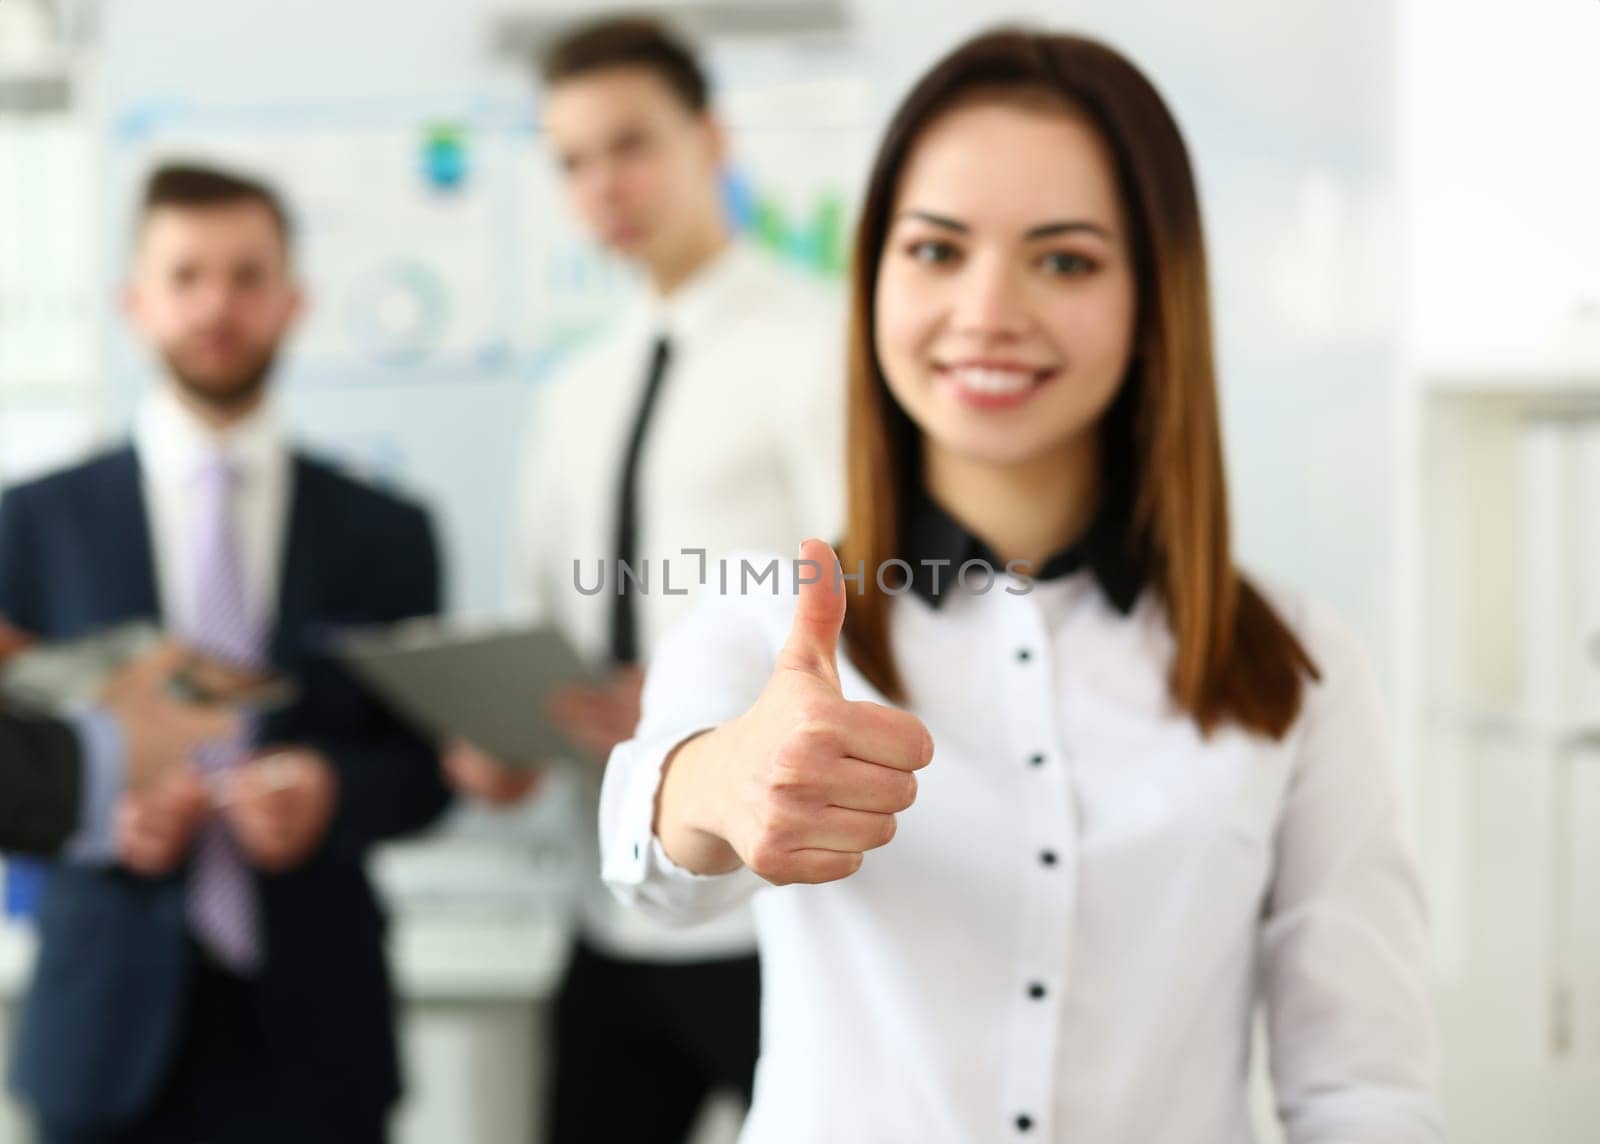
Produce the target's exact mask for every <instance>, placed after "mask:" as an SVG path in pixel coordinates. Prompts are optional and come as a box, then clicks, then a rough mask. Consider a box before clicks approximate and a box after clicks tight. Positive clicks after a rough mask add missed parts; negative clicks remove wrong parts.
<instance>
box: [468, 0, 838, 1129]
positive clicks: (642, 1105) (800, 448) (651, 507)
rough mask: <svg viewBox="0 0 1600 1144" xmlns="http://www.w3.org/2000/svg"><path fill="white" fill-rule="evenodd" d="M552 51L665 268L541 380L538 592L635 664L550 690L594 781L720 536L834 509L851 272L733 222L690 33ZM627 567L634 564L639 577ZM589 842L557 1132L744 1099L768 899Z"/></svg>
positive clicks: (641, 262)
mask: <svg viewBox="0 0 1600 1144" xmlns="http://www.w3.org/2000/svg"><path fill="white" fill-rule="evenodd" d="M543 72H544V81H545V84H546V88H547V103H546V115H545V122H546V127H547V130H548V133H549V136H550V139H551V142H552V146H553V147H554V149H555V152H556V155H557V157H558V160H559V162H560V164H561V167H562V170H563V173H564V177H565V180H566V184H567V188H568V191H569V193H570V196H571V201H572V202H573V204H574V206H575V208H576V210H577V213H578V214H579V216H580V217H581V218H582V220H583V221H584V223H585V225H586V226H587V227H588V228H589V229H590V230H591V231H592V232H593V234H594V235H595V237H596V238H597V239H598V240H599V241H600V242H602V243H603V244H604V245H606V246H607V247H608V248H610V249H611V250H612V251H614V252H616V253H618V254H620V255H622V256H623V257H624V258H626V259H627V260H629V261H630V262H632V263H633V264H635V265H636V266H637V267H638V268H639V269H640V270H641V271H642V272H643V275H644V277H645V279H646V280H647V284H648V288H647V290H646V291H644V293H643V296H642V297H641V298H640V299H639V300H638V302H637V304H635V305H634V306H632V307H631V309H630V310H629V312H627V313H626V314H624V315H621V316H620V317H619V320H618V321H617V322H616V323H615V324H614V326H613V327H612V328H611V329H610V330H609V331H608V332H607V334H606V335H605V336H604V337H602V338H601V339H600V340H599V342H598V343H597V344H595V345H593V346H592V347H590V348H587V349H586V350H584V351H582V352H580V353H579V354H578V356H577V357H576V358H575V359H574V360H573V361H572V362H571V363H570V364H569V365H568V366H567V367H566V368H565V369H564V370H563V371H562V372H561V374H560V376H559V377H557V378H556V379H555V380H554V381H552V382H550V383H549V384H547V385H544V386H542V387H541V389H540V391H539V393H538V394H537V396H536V399H535V408H534V410H533V420H532V427H531V432H530V436H529V441H528V446H527V449H526V453H525V457H524V464H525V470H524V474H525V475H524V487H523V490H522V497H521V506H520V509H519V517H518V520H517V524H516V531H517V535H518V551H519V558H518V564H519V568H518V585H517V592H518V595H519V596H521V597H522V599H523V601H524V602H525V603H526V604H527V605H528V608H529V610H530V611H532V612H534V613H536V614H539V615H542V616H543V617H545V618H547V619H550V620H552V621H553V622H555V623H557V624H559V625H560V626H561V627H562V628H563V629H564V630H565V631H566V632H567V634H568V635H569V636H570V638H571V639H572V640H573V642H574V643H575V644H576V645H577V646H578V647H579V648H580V649H581V650H582V651H584V652H585V653H587V654H588V655H589V656H591V657H592V658H594V659H595V660H597V661H600V662H610V663H612V664H614V665H616V672H615V675H614V677H613V679H612V681H611V682H610V684H609V685H607V686H604V687H598V688H574V689H570V690H569V691H568V692H567V693H566V694H565V695H564V697H563V698H562V699H561V700H559V701H558V702H557V703H556V704H555V706H554V710H553V715H554V716H555V717H556V718H557V719H558V720H559V721H560V722H561V723H562V725H563V726H564V727H565V729H566V730H567V732H568V734H569V736H570V737H571V738H572V739H573V741H574V742H575V743H577V744H579V745H580V746H582V747H583V748H584V750H585V753H587V754H589V755H590V756H592V759H593V760H594V767H593V772H592V774H591V775H590V776H589V777H590V779H591V782H590V783H589V784H588V785H589V787H590V788H592V789H591V790H589V791H588V792H587V793H588V794H589V795H590V796H592V797H596V798H597V797H598V786H599V780H600V777H601V768H602V767H603V765H604V763H603V760H604V759H605V758H606V757H607V756H608V755H609V754H610V751H611V748H612V747H613V746H614V745H615V744H616V743H618V742H620V741H622V740H624V739H626V738H628V737H629V736H630V735H631V734H632V732H633V728H634V725H635V723H636V722H637V720H638V715H639V681H640V672H639V670H638V667H637V665H638V664H639V663H641V662H644V661H646V660H647V659H648V657H649V654H650V651H651V649H652V648H653V647H654V646H655V644H656V642H657V641H658V640H659V639H660V637H661V636H662V634H663V633H664V632H665V630H666V629H667V628H668V627H669V626H670V625H671V624H672V623H673V622H674V621H675V620H677V619H678V618H679V617H680V616H682V615H683V614H684V613H685V612H686V611H687V610H688V608H689V605H690V604H691V602H692V601H693V599H694V598H695V594H696V591H697V590H698V589H699V588H700V586H701V584H702V583H703V582H704V579H705V577H706V576H707V575H708V574H709V575H714V574H715V573H714V569H715V567H716V561H717V559H718V558H719V556H720V555H722V554H723V553H726V552H729V551H733V550H736V549H749V548H758V549H759V548H778V549H787V548H792V547H793V546H794V545H795V544H796V543H797V542H798V540H799V538H801V537H802V536H806V535H811V534H822V535H833V534H834V532H835V531H836V530H837V528H838V526H839V524H840V521H841V520H842V510H843V496H842V489H841V487H840V477H839V474H840V473H841V472H842V470H843V465H842V432H843V396H842V380H843V368H842V365H843V361H842V354H843V339H842V327H841V317H842V315H841V312H840V308H839V302H838V299H837V297H836V295H835V293H834V292H832V291H829V290H825V289H823V288H822V287H821V286H820V285H819V284H818V283H816V282H814V281H810V280H808V279H807V278H805V277H804V276H802V275H801V274H800V273H799V272H797V271H790V270H786V269H784V268H782V267H781V266H779V265H778V264H776V263H775V262H774V261H772V260H770V259H769V258H768V257H767V256H765V255H764V254H762V253H760V252H758V251H755V250H753V249H750V248H749V247H747V246H745V245H744V244H742V243H740V242H738V241H736V240H734V238H733V237H732V235H731V234H730V230H729V227H728V223H727V221H726V218H725V215H724V211H723V205H722V200H721V194H720V166H721V163H722V161H723V158H724V154H725V143H724V138H723V133H722V130H721V127H720V125H719V124H718V122H717V120H716V118H715V116H714V114H713V112H712V111H711V109H710V106H709V102H708V97H707V84H706V80H705V77H704V75H703V73H702V71H701V69H700V66H699V64H698V63H697V61H696V60H695V59H694V57H693V55H692V54H690V52H689V51H688V50H686V49H685V48H684V47H683V46H682V45H681V44H680V43H678V42H677V41H676V40H675V39H673V38H672V37H670V36H669V35H667V34H666V33H665V32H664V31H663V30H662V29H661V28H660V27H658V26H657V25H655V24H653V23H651V22H648V21H641V20H613V21H606V22H603V23H600V24H597V25H593V26H590V27H587V28H584V29H582V30H580V31H578V32H576V33H575V34H573V35H571V36H569V37H567V38H566V39H565V40H563V41H562V42H561V43H559V44H558V45H556V46H555V48H554V49H553V50H552V51H551V52H550V53H549V55H548V56H547V58H546V60H545V62H544V68H543ZM623 565H626V566H627V568H629V569H632V570H634V571H636V572H637V573H638V575H639V580H640V582H639V583H638V584H637V585H635V584H634V582H633V581H632V580H631V579H626V578H622V581H621V582H622V584H623V588H622V590H620V591H619V571H620V568H621V566H623ZM597 587H600V588H602V590H599V591H596V588H597ZM446 771H447V774H448V775H449V777H450V779H451V781H452V782H453V783H454V785H455V786H456V787H457V789H459V790H462V791H465V792H468V793H472V794H475V795H477V796H479V797H481V798H484V799H487V800H488V801H491V802H495V803H502V804H503V803H507V802H514V801H517V800H518V799H520V798H522V797H524V796H525V795H526V794H527V793H528V792H529V791H530V790H531V789H532V787H533V786H534V785H535V780H532V779H530V778H528V777H526V773H525V772H521V771H517V770H514V769H512V768H509V767H506V766H504V765H502V764H500V763H499V762H497V761H495V760H492V759H489V758H488V757H486V756H484V755H483V754H481V753H479V752H477V751H476V750H474V749H472V748H471V747H470V746H468V745H466V744H462V745H460V746H458V747H457V748H456V749H455V750H453V751H451V752H450V753H449V756H448V758H447V761H446ZM583 827H584V828H583V829H582V830H581V831H580V834H581V835H582V837H583V838H584V839H585V845H586V847H589V848H591V849H592V847H593V846H594V841H593V835H594V830H593V828H592V827H591V826H590V825H589V823H588V822H585V823H584V824H583ZM590 859H591V866H592V868H591V869H590V870H589V871H588V872H587V873H586V875H585V879H586V884H585V886H584V888H583V892H582V894H581V901H580V926H579V929H580V933H579V937H578V941H577V944H576V948H575V952H574V955H573V960H572V964H571V967H570V968H569V971H568V975H567V978H566V981H565V983H564V985H563V988H562V992H561V996H560V999H559V1002H558V1012H557V1016H556V1045H555V1058H556V1059H555V1082H554V1092H553V1098H552V1102H551V1107H552V1113H551V1115H552V1121H551V1133H550V1138H551V1139H552V1140H554V1141H556V1142H558V1144H566V1142H569V1141H607V1142H609V1141H614V1140H628V1141H630V1142H648V1141H663V1142H675V1141H678V1140H681V1139H683V1137H684V1135H685V1133H686V1132H687V1130H688V1129H689V1127H690V1126H691V1124H692V1123H693V1120H694V1118H695V1115H696V1114H697V1112H698V1111H699V1109H700V1106H701V1105H702V1103H703V1102H704V1100H705V1097H706V1096H707V1094H708V1093H709V1092H710V1091H712V1090H713V1089H717V1088H733V1089H735V1090H737V1091H738V1092H739V1093H740V1094H741V1095H742V1096H743V1097H744V1098H745V1099H746V1100H747V1101H748V1098H749V1095H750V1091H751V1085H752V1079H753V1072H754V1065H755V1058H756V1054H757V1048H758V1028H757V1026H758V1021H757V1011H758V1005H759V967H758V964H757V961H756V959H755V956H754V937H753V930H752V927H751V922H750V919H749V917H748V914H747V913H746V912H744V911H737V912H734V913H731V914H729V915H727V916H725V917H722V918H719V919H718V920H717V921H716V922H713V923H710V924H707V925H702V926H696V927H691V928H687V929H671V928H666V927H663V926H660V925H658V924H656V923H654V922H651V921H650V920H649V919H645V918H642V917H640V916H638V915H637V914H634V913H630V912H628V911H625V910H624V909H622V908H621V907H620V906H619V904H618V903H617V902H615V901H614V900H613V899H612V897H611V895H610V894H609V893H607V892H606V890H605V888H604V887H603V885H602V884H601V883H600V881H599V878H598V856H597V855H595V854H593V853H591V854H590Z"/></svg>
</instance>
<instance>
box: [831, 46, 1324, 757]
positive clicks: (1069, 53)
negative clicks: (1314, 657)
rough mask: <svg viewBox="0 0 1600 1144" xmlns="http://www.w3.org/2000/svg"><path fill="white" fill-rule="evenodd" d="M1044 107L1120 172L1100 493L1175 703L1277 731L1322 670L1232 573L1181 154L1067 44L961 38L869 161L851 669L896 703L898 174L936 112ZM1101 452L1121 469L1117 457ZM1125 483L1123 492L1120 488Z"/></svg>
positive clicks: (1113, 67)
mask: <svg viewBox="0 0 1600 1144" xmlns="http://www.w3.org/2000/svg"><path fill="white" fill-rule="evenodd" d="M991 97H992V98H999V99H1012V100H1015V99H1020V100H1022V101H1025V102H1026V103H1028V104H1030V105H1034V104H1038V103H1039V102H1041V97H1042V100H1043V101H1045V102H1048V103H1050V104H1054V105H1057V106H1060V107H1061V108H1062V109H1063V110H1064V111H1067V112H1070V113H1072V114H1075V115H1079V116H1083V117H1085V118H1086V119H1087V120H1088V121H1089V122H1090V123H1091V124H1092V125H1093V126H1094V127H1095V128H1096V130H1097V131H1098V132H1099V134H1100V135H1101V136H1102V137H1103V138H1104V140H1105V142H1106V144H1107V146H1108V147H1109V148H1110V151H1111V154H1112V156H1113V157H1114V161H1115V164H1116V174H1117V179H1118V182H1119V184H1120V188H1119V189H1120V192H1121V198H1122V202H1123V206H1124V211H1125V213H1126V215H1127V217H1128V221H1129V231H1130V234H1131V247H1132V250H1131V253H1132V257H1133V262H1134V273H1135V281H1136V283H1137V290H1138V315H1139V316H1138V319H1137V320H1138V329H1137V330H1136V331H1135V337H1134V346H1135V349H1134V353H1133V356H1132V361H1131V363H1130V365H1129V368H1128V373H1127V376H1126V377H1125V378H1124V379H1123V383H1122V387H1121V389H1120V390H1119V391H1118V395H1117V398H1116V399H1115V400H1114V401H1113V403H1112V407H1111V409H1110V410H1108V412H1107V414H1106V416H1105V418H1104V419H1103V420H1102V422H1101V425H1100V432H1101V433H1102V434H1104V435H1105V437H1104V439H1103V442H1102V443H1103V450H1102V451H1103V453H1104V454H1105V456H1106V457H1107V458H1108V461H1107V464H1108V466H1109V468H1108V471H1107V473H1106V482H1105V484H1106V489H1107V491H1108V494H1111V493H1113V492H1116V491H1120V492H1121V493H1122V494H1123V495H1126V496H1128V497H1129V501H1130V509H1129V513H1128V522H1127V536H1126V543H1127V552H1126V556H1127V557H1128V558H1129V559H1131V560H1132V561H1134V562H1135V564H1136V566H1137V567H1138V568H1139V569H1140V570H1141V572H1142V575H1143V578H1144V581H1145V583H1146V584H1148V585H1150V586H1151V587H1152V588H1153V589H1154V590H1155V591H1156V592H1157V593H1158V594H1159V595H1160V597H1161V600H1162V602H1163V603H1164V605H1165V608H1166V614H1167V617H1168V621H1169V623H1170V625H1171V628H1172V633H1173V636H1174V639H1175V642H1176V645H1177V646H1176V654H1175V656H1174V661H1173V664H1172V672H1171V677H1170V686H1171V690H1172V695H1173V698H1174V699H1175V700H1176V702H1177V703H1178V704H1179V705H1180V706H1181V707H1182V708H1183V709H1184V710H1185V711H1187V712H1189V714H1190V715H1191V716H1193V718H1194V719H1195V721H1196V723H1197V724H1198V725H1199V727H1200V728H1201V730H1202V731H1203V732H1205V733H1207V734H1209V733H1210V732H1211V731H1212V730H1214V729H1215V728H1216V727H1217V726H1218V725H1219V724H1222V723H1224V722H1230V721H1231V722H1234V723H1237V724H1238V725H1240V726H1242V727H1244V728H1247V729H1249V730H1253V731H1259V732H1263V733H1265V734H1268V735H1271V736H1273V737H1275V738H1277V737H1281V736H1282V735H1283V734H1284V733H1285V732H1286V731H1287V730H1288V728H1289V727H1290V725H1291V724H1292V723H1293V722H1294V720H1295V717H1296V715H1297V714H1298V712H1299V710H1300V703H1301V697H1302V692H1303V690H1304V685H1305V679H1306V677H1308V676H1309V677H1310V678H1313V679H1315V678H1318V672H1317V668H1316V665H1315V664H1314V663H1313V662H1312V661H1311V658H1310V656H1309V655H1308V654H1307V653H1306V650H1305V648H1304V647H1303V646H1302V645H1301V644H1300V642H1299V640H1297V639H1296V638H1295V636H1294V633H1293V632H1291V631H1290V629H1289V627H1288V625H1287V624H1285V623H1284V621H1283V620H1282V619H1281V618H1280V617H1279V616H1278V615H1277V614H1276V613H1275V612H1274V611H1273V609H1272V607H1271V606H1270V605H1269V604H1268V603H1267V601H1266V599H1265V598H1264V597H1263V596H1262V595H1261V593H1260V592H1259V591H1258V590H1257V589H1256V588H1255V587H1254V586H1253V585H1252V584H1251V583H1250V582H1249V581H1248V580H1247V579H1245V578H1244V577H1243V576H1242V575H1241V574H1240V573H1239V572H1238V570H1237V569H1236V568H1235V567H1234V564H1233V558H1232V554H1231V551H1230V547H1229V533H1228V498H1227V487H1226V482H1225V479H1224V474H1223V463H1222V433H1221V427H1220V424H1219V420H1218V413H1217V387H1216V376H1215V369H1214V365H1213V355H1212V345H1211V312H1210V297H1209V291H1208V288H1207V282H1206V259H1205V245H1204V241H1203V239H1202V235H1201V228H1200V207H1199V201H1198V197H1197V195H1196V192H1195V184H1194V175H1193V172H1192V170H1191V168H1190V165H1189V157H1188V152H1187V149H1186V148H1185V147H1184V143H1183V137H1182V135H1181V134H1180V132H1179V130H1178V125H1177V123H1176V122H1175V121H1174V120H1173V118H1172V114H1171V112H1170V111H1168V109H1167V107H1166V104H1165V103H1164V102H1163V101H1162V99H1161V96H1160V95H1159V94H1158V93H1157V92H1156V90H1155V88H1154V87H1153V86H1152V85H1151V83H1150V82H1149V80H1147V79H1146V78H1145V77H1144V76H1143V75H1142V74H1141V73H1140V72H1139V70H1138V69H1137V68H1135V67H1134V66H1133V64H1131V63H1130V62H1129V61H1128V60H1126V59H1125V58H1123V57H1122V56H1121V55H1119V54H1117V53H1116V52H1115V51H1113V50H1112V49H1110V48H1108V47H1106V46H1105V45H1103V44H1100V43H1097V42H1095V41H1093V40H1089V39H1084V38H1082V37H1078V36H1069V35H1059V34H1051V33H1043V32H1033V31H1028V30H1023V29H1001V30H997V31H992V32H988V33H985V34H983V35H980V36H978V37H976V38H975V39H972V40H969V41H968V42H967V43H965V44H963V45H962V46H961V47H959V48H957V49H956V50H955V51H954V52H952V53H951V54H950V55H948V56H946V57H945V58H944V59H943V60H941V61H940V62H939V63H938V64H937V65H935V66H934V68H933V70H932V71H930V72H929V73H928V74H927V75H926V76H924V77H923V78H922V80H921V81H920V82H919V83H918V84H917V85H916V87H915V88H913V89H912V91H911V93H910V95H908V96H907V97H906V99H905V100H904V102H902V103H901V105H900V108H899V110H898V111H897V112H896V113H895V116H894V118H893V120H891V122H890V124H889V127H888V131H887V134H886V135H885V137H884V140H883V144H882V146H881V147H880V148H879V150H878V155H877V158H876V160H875V161H874V164H873V168H872V174H871V178H870V181H869V182H868V184H867V192H866V198H865V201H864V203H863V205H862V212H861V221H860V224H859V226H858V228H857V231H856V242H855V252H854V259H853V264H852V269H851V275H852V283H851V286H852V295H853V302H852V310H851V318H850V332H849V361H848V370H849V382H848V421H849V428H848V445H847V466H846V468H847V478H848V519H847V524H846V529H845V537H844V541H843V544H842V545H841V548H840V558H841V561H842V563H843V566H844V567H845V568H846V569H852V568H857V567H860V566H862V565H863V564H864V566H865V568H866V569H868V572H867V574H866V575H865V576H863V577H862V579H861V583H860V585H858V589H857V591H856V592H852V593H851V596H850V603H849V608H848V610H847V612H846V615H845V628H844V635H845V639H846V641H847V643H848V647H849V650H850V656H851V659H852V661H853V662H854V663H855V665H856V667H857V668H858V669H859V670H860V671H861V672H862V674H863V675H865V676H866V678H867V679H868V680H870V681H871V682H872V684H873V685H874V686H875V687H877V688H878V689H879V690H880V691H881V692H883V693H884V694H885V695H887V696H888V697H890V698H891V699H895V700H903V699H904V698H905V693H904V687H903V684H902V682H901V679H900V674H899V671H898V669H897V667H896V665H895V662H894V657H893V654H892V653H891V651H890V646H889V609H890V606H891V604H892V596H891V594H890V593H887V592H885V591H884V590H883V587H882V586H880V585H879V584H878V583H877V578H876V576H875V575H874V574H873V573H872V571H871V570H872V569H877V568H880V567H882V566H883V565H884V562H886V561H888V560H891V559H894V558H896V557H898V556H900V536H899V530H900V522H901V520H902V519H903V518H904V515H905V510H906V507H907V504H908V498H909V497H910V496H911V495H912V494H913V493H914V492H915V491H916V490H915V486H914V485H913V484H912V482H916V481H920V480H921V437H920V432H919V430H918V429H917V427H916V425H915V424H914V423H913V422H912V421H911V419H910V418H909V417H908V416H907V415H906V414H905V412H904V411H903V410H902V409H901V408H900V407H899V405H898V404H897V403H896V402H895V400H894V398H893V396H892V395H891V394H890V392H889V388H888V386H887V384H886V383H885V381H884V378H883V372H882V370H881V368H880V366H879V364H878V360H877V355H876V353H875V352H874V350H873V325H874V321H875V316H876V315H875V312H874V302H873V299H874V294H875V292H876V283H877V278H878V267H879V263H880V261H881V259H882V255H883V249H884V244H885V241H886V238H887V234H888V228H889V222H890V212H891V210H892V209H893V206H894V199H895V195H896V193H897V191H898V187H899V182H900V175H901V171H902V169H903V168H904V166H905V163H906V159H907V157H908V155H909V154H910V151H911V149H912V147H913V146H914V145H915V143H916V141H917V138H918V136H919V135H920V134H921V132H922V131H923V130H924V129H925V128H926V127H927V126H928V124H929V123H930V122H931V121H933V120H934V119H935V118H936V117H938V116H939V115H940V114H941V113H943V112H945V111H947V110H949V109H950V108H952V107H953V106H955V105H957V104H958V103H969V102H971V101H973V100H974V99H982V98H991ZM1112 459H1119V463H1113V461H1112ZM1113 482H1118V483H1120V485H1129V484H1131V485H1132V488H1117V487H1114V484H1113Z"/></svg>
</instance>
